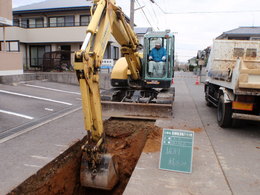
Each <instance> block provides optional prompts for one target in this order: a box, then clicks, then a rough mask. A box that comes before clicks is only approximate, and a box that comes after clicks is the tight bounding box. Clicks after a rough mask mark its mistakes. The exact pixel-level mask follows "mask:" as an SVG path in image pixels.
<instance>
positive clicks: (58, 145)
mask: <svg viewBox="0 0 260 195" xmlns="http://www.w3.org/2000/svg"><path fill="white" fill-rule="evenodd" d="M55 146H57V147H68V145H62V144H55Z"/></svg>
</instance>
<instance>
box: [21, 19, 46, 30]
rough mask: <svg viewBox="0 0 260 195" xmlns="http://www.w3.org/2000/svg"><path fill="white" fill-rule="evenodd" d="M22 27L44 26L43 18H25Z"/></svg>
mask: <svg viewBox="0 0 260 195" xmlns="http://www.w3.org/2000/svg"><path fill="white" fill-rule="evenodd" d="M21 27H23V28H43V27H44V24H43V18H23V19H22V24H21Z"/></svg>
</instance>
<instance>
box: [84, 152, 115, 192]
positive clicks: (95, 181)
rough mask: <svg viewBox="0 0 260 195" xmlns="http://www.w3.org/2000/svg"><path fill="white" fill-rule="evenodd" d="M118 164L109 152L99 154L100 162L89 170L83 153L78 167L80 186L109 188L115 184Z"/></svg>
mask: <svg viewBox="0 0 260 195" xmlns="http://www.w3.org/2000/svg"><path fill="white" fill-rule="evenodd" d="M118 180H119V178H118V164H117V162H116V161H115V160H114V157H113V156H112V155H110V154H101V163H100V164H99V166H98V167H97V169H96V170H95V171H92V170H90V168H89V164H88V161H87V158H86V154H85V153H83V155H82V160H81V168H80V182H81V185H82V186H85V187H90V188H98V189H104V190H111V189H113V187H114V186H115V185H116V184H117V182H118Z"/></svg>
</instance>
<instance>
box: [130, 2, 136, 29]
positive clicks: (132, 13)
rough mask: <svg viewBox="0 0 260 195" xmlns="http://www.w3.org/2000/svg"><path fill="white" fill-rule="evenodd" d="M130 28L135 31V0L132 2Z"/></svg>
mask: <svg viewBox="0 0 260 195" xmlns="http://www.w3.org/2000/svg"><path fill="white" fill-rule="evenodd" d="M130 1H131V5H130V26H131V28H132V29H134V18H135V17H134V15H135V0H130Z"/></svg>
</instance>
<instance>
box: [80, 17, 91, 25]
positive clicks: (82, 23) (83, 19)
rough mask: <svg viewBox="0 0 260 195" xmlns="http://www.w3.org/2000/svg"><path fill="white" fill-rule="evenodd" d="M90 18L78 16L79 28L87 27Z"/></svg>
mask: <svg viewBox="0 0 260 195" xmlns="http://www.w3.org/2000/svg"><path fill="white" fill-rule="evenodd" d="M90 19H91V16H87V15H82V16H80V26H87V25H88V24H89V22H90Z"/></svg>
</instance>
